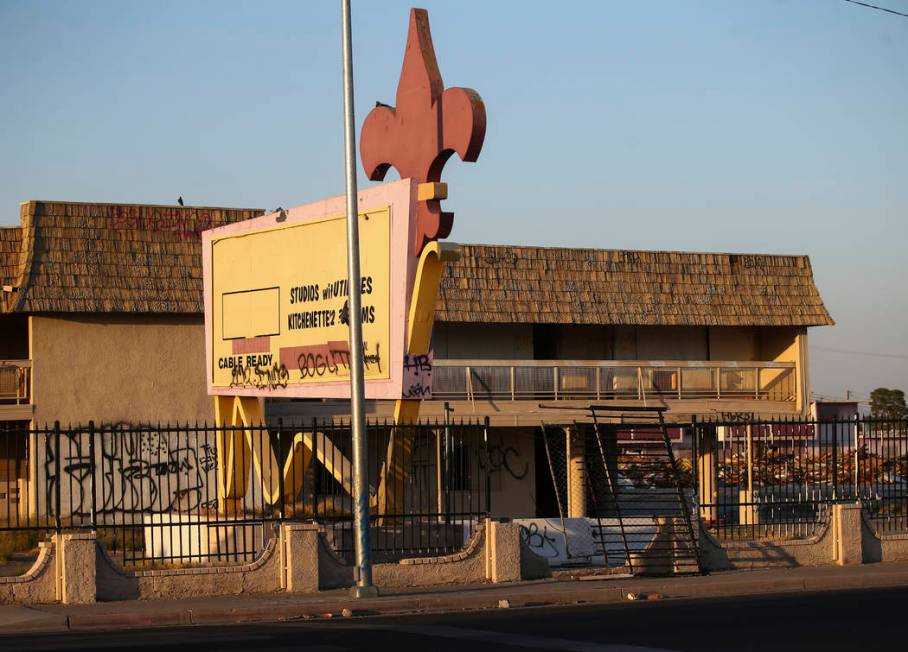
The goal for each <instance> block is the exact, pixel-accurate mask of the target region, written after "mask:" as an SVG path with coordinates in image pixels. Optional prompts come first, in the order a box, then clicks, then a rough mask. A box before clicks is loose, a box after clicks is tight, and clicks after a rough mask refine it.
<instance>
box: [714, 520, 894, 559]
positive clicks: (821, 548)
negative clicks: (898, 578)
mask: <svg viewBox="0 0 908 652" xmlns="http://www.w3.org/2000/svg"><path fill="white" fill-rule="evenodd" d="M864 528H865V526H864V525H863V518H862V515H861V506H860V504H840V505H833V507H832V510H831V512H830V515H829V517H828V519H827V520H826V521H825V522H824V523H823V524H822V525H821V526H820V528H819V530H818V531H817V533H816V534H814V535H813V536H812V537H809V538H807V539H767V540H754V541H723V542H719V541H717V540H716V539H715V538H714V537H713V536H712V535H711V534H710V533H709V532H707V531H706V529H705V527H704V526H703V524H702V522H701V524H700V532H699V544H700V560H701V563H702V565H703V568H704V569H705V570H729V569H736V570H745V569H747V570H749V569H757V568H794V567H797V566H824V565H829V564H839V565H845V564H859V563H861V562H862V561H867V559H866V556H865V553H864V547H865V545H864V542H865V540H867V534H866V532H865V531H864ZM906 544H908V537H906ZM906 554H908V546H906ZM906 558H908V557H906Z"/></svg>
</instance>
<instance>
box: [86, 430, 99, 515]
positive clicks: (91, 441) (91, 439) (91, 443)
mask: <svg viewBox="0 0 908 652" xmlns="http://www.w3.org/2000/svg"><path fill="white" fill-rule="evenodd" d="M88 457H89V460H90V461H89V467H88V471H89V474H90V475H89V480H88V482H89V490H90V491H91V513H90V514H89V518H90V522H91V529H92V530H94V529H96V528H97V505H96V502H95V422H94V421H89V422H88Z"/></svg>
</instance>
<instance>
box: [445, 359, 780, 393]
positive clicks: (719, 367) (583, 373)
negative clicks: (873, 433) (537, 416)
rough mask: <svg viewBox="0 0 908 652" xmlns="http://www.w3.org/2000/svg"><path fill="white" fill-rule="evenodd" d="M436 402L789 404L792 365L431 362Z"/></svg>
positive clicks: (529, 361) (748, 363)
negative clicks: (740, 401)
mask: <svg viewBox="0 0 908 652" xmlns="http://www.w3.org/2000/svg"><path fill="white" fill-rule="evenodd" d="M433 375H434V377H433V390H432V394H433V398H435V399H441V400H475V399H480V400H481V399H496V400H512V401H519V400H531V399H541V400H589V399H594V400H610V399H614V400H646V399H648V398H653V397H660V398H666V399H743V400H761V401H791V402H794V401H795V400H796V398H797V397H796V392H797V383H796V381H795V363H794V362H715V361H709V362H701V361H690V360H680V361H657V360H435V362H434V370H433Z"/></svg>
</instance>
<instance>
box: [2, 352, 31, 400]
mask: <svg viewBox="0 0 908 652" xmlns="http://www.w3.org/2000/svg"><path fill="white" fill-rule="evenodd" d="M31 371H32V363H31V360H0V405H3V404H7V405H9V404H13V405H27V404H28V403H29V390H30V387H31Z"/></svg>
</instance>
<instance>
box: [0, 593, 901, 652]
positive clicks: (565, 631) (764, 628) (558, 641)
mask: <svg viewBox="0 0 908 652" xmlns="http://www.w3.org/2000/svg"><path fill="white" fill-rule="evenodd" d="M906 600H908V587H906V588H898V589H882V590H881V589H875V590H866V591H848V592H827V593H814V594H805V593H797V594H786V595H780V596H761V597H756V598H734V599H730V598H729V599H723V600H697V601H690V600H688V601H680V600H678V601H676V600H654V601H645V602H628V603H624V604H617V605H605V606H578V607H536V608H528V609H498V610H494V611H485V612H476V613H456V614H442V615H435V614H433V615H414V616H399V617H381V618H378V617H364V618H347V619H333V620H307V621H293V622H284V623H276V624H255V625H225V626H206V627H201V626H199V627H185V628H167V629H146V630H128V631H117V632H68V633H56V634H29V635H17V636H8V637H4V636H3V635H2V634H0V650H30V651H35V652H37V651H38V650H120V649H122V650H132V651H134V652H138V651H141V650H164V649H174V650H178V649H192V650H312V651H319V650H325V651H327V650H389V649H396V650H410V649H419V650H426V651H429V652H441V651H443V650H465V649H476V650H519V649H521V648H522V649H527V650H576V651H590V652H594V651H602V652H646V651H651V650H677V651H691V652H693V651H711V650H716V651H720V650H721V651H722V652H726V651H729V650H734V651H735V652H740V651H746V650H771V651H772V652H786V651H788V650H791V651H793V652H794V651H796V652H807V651H810V650H824V651H833V650H853V651H855V652H859V651H860V652H866V651H872V650H885V651H886V652H893V651H894V650H902V649H905V648H906V642H905V641H906V638H905V636H906V635H905V631H906V630H905V616H904V613H905V610H904V605H905V604H906Z"/></svg>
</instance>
